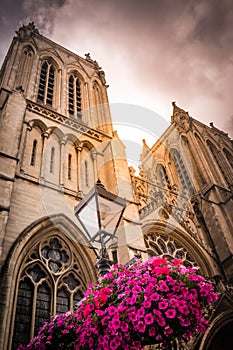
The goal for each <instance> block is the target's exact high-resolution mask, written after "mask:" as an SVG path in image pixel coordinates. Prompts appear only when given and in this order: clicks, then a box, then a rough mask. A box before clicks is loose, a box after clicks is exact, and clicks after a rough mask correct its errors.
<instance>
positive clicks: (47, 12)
mask: <svg viewBox="0 0 233 350" xmlns="http://www.w3.org/2000/svg"><path fill="white" fill-rule="evenodd" d="M66 2H67V1H66V0H37V1H34V0H3V1H1V15H0V18H1V21H0V42H1V48H0V61H2V59H3V56H4V54H5V51H6V49H7V47H8V46H9V43H10V41H11V38H12V36H13V35H14V32H15V30H17V29H18V28H19V26H21V25H23V24H27V23H29V22H35V23H36V25H37V27H38V28H40V31H41V33H43V34H45V35H49V34H51V33H52V31H53V28H54V19H55V15H56V11H57V10H58V9H60V8H61V7H62V6H63V5H64V4H65V3H66Z"/></svg>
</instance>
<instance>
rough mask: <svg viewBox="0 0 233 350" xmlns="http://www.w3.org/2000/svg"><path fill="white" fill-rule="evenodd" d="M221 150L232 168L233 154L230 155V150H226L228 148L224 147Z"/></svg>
mask: <svg viewBox="0 0 233 350" xmlns="http://www.w3.org/2000/svg"><path fill="white" fill-rule="evenodd" d="M223 152H224V154H225V156H226V157H227V160H228V162H229V164H230V166H231V168H232V169H233V156H232V155H231V154H230V152H228V150H227V149H225V148H224V149H223Z"/></svg>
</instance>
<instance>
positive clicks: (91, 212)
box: [78, 196, 99, 238]
mask: <svg viewBox="0 0 233 350" xmlns="http://www.w3.org/2000/svg"><path fill="white" fill-rule="evenodd" d="M78 216H79V220H80V221H81V222H82V224H83V226H84V227H85V229H86V231H87V232H88V234H89V236H90V237H91V238H93V237H95V235H96V233H97V232H98V231H99V223H98V212H97V207H96V198H95V196H93V197H92V198H91V199H90V200H89V201H88V202H87V203H86V205H85V206H84V207H83V208H82V209H81V210H80V212H79V214H78Z"/></svg>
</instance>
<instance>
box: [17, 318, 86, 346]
mask: <svg viewBox="0 0 233 350" xmlns="http://www.w3.org/2000/svg"><path fill="white" fill-rule="evenodd" d="M78 324H79V320H78V315H77V314H76V313H72V312H70V311H68V312H66V313H65V314H60V315H57V316H55V317H51V321H50V322H45V323H44V325H43V326H42V327H41V328H40V330H39V332H38V335H37V336H36V337H35V338H33V339H32V340H31V341H30V343H29V344H28V345H27V346H26V347H24V346H23V345H20V346H19V347H18V349H17V350H26V349H27V350H47V349H51V350H64V349H68V350H74V349H75V341H76V338H77V334H76V329H77V327H78Z"/></svg>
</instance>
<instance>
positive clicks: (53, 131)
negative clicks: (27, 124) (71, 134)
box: [47, 126, 65, 141]
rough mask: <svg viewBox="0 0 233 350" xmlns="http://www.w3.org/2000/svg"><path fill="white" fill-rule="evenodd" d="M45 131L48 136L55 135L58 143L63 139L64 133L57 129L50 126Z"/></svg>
mask: <svg viewBox="0 0 233 350" xmlns="http://www.w3.org/2000/svg"><path fill="white" fill-rule="evenodd" d="M47 131H48V134H49V135H56V136H57V138H58V140H59V141H62V140H63V139H64V138H65V135H64V133H63V132H62V131H61V130H60V129H59V128H58V127H55V126H52V127H50V128H48V130H47Z"/></svg>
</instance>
